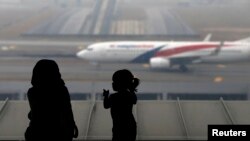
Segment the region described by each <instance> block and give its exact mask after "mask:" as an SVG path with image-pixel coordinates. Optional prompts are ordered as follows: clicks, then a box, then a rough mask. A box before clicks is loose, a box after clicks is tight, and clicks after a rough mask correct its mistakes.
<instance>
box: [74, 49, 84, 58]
mask: <svg viewBox="0 0 250 141" xmlns="http://www.w3.org/2000/svg"><path fill="white" fill-rule="evenodd" d="M85 52H86V51H85V50H82V51H79V52H77V54H76V56H77V57H78V58H82V59H86V57H85V54H86V53H85Z"/></svg>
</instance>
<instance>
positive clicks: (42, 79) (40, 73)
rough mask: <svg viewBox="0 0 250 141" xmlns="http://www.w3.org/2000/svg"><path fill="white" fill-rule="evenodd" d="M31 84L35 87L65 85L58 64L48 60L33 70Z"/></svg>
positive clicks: (41, 62) (37, 64) (38, 63)
mask: <svg viewBox="0 0 250 141" xmlns="http://www.w3.org/2000/svg"><path fill="white" fill-rule="evenodd" d="M31 84H32V85H33V86H56V85H64V82H63V80H62V79H61V74H60V72H59V68H58V65H57V64H56V62H55V61H53V60H47V59H42V60H40V61H38V62H37V63H36V65H35V67H34V69H33V75H32V79H31Z"/></svg>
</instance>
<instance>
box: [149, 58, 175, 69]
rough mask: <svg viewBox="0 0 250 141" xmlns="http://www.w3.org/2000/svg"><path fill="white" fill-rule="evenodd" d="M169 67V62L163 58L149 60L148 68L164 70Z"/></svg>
mask: <svg viewBox="0 0 250 141" xmlns="http://www.w3.org/2000/svg"><path fill="white" fill-rule="evenodd" d="M170 65H171V63H170V60H168V59H165V58H161V57H154V58H151V59H150V67H151V68H154V69H166V68H169V67H170Z"/></svg>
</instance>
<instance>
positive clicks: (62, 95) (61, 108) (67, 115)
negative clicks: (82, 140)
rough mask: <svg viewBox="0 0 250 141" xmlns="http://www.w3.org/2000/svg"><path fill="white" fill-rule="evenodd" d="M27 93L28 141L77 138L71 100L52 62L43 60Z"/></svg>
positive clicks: (70, 139)
mask: <svg viewBox="0 0 250 141" xmlns="http://www.w3.org/2000/svg"><path fill="white" fill-rule="evenodd" d="M31 84H32V87H31V88H30V89H29V90H28V93H27V95H28V100H29V104H30V109H31V110H30V112H29V114H28V118H29V120H30V123H29V127H28V128H27V129H26V132H25V140H26V141H45V140H60V141H72V138H73V137H77V136H78V129H77V126H76V125H75V121H74V117H73V112H72V109H71V103H70V96H69V92H68V89H67V88H66V86H65V84H64V81H63V80H62V79H61V74H60V72H59V68H58V66H57V64H56V62H55V61H53V60H46V59H43V60H40V61H38V62H37V64H36V65H35V67H34V69H33V75H32V80H31Z"/></svg>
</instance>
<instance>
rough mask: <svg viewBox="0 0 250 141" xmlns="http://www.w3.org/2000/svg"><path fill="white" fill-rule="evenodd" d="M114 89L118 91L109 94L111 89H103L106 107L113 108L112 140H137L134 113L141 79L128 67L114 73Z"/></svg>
mask: <svg viewBox="0 0 250 141" xmlns="http://www.w3.org/2000/svg"><path fill="white" fill-rule="evenodd" d="M112 80H113V83H112V86H113V90H114V91H116V93H114V94H111V95H110V96H109V90H105V89H104V90H103V96H104V102H103V104H104V108H105V109H108V108H111V110H110V111H111V117H112V120H113V129H112V131H113V138H112V141H135V140H136V133H137V132H136V121H135V118H134V116H133V113H132V109H133V105H134V104H136V102H137V97H136V95H135V92H136V88H137V86H138V85H139V79H137V78H134V76H133V74H132V73H131V72H130V71H129V70H126V69H123V70H118V71H116V72H115V73H114V74H113V78H112Z"/></svg>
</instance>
